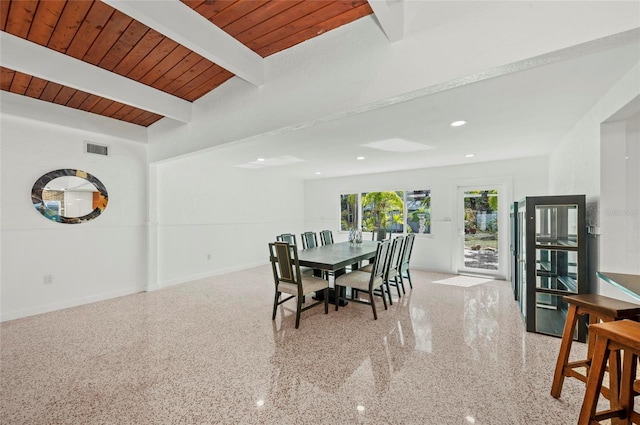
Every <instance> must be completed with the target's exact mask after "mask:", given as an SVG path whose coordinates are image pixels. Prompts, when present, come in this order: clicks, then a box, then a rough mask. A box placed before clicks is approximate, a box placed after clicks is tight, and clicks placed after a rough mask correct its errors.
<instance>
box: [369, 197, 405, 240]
mask: <svg viewBox="0 0 640 425" xmlns="http://www.w3.org/2000/svg"><path fill="white" fill-rule="evenodd" d="M403 211H404V192H399V191H396V192H393V191H388V192H368V193H363V194H362V231H363V232H371V231H373V230H376V229H387V230H388V231H390V232H391V233H403V232H404V220H403V216H404V214H403Z"/></svg>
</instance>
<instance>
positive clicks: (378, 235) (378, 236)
mask: <svg viewBox="0 0 640 425" xmlns="http://www.w3.org/2000/svg"><path fill="white" fill-rule="evenodd" d="M385 239H387V230H386V229H376V230H374V231H373V232H371V240H372V241H383V240H385Z"/></svg>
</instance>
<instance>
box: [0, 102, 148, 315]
mask: <svg viewBox="0 0 640 425" xmlns="http://www.w3.org/2000/svg"><path fill="white" fill-rule="evenodd" d="M0 119H1V122H0V124H1V130H0V140H1V145H0V146H1V157H0V161H1V162H0V163H1V165H2V167H1V168H2V169H1V172H0V173H1V193H2V205H1V207H0V211H1V251H0V252H1V254H2V257H1V275H0V276H1V278H0V279H1V280H0V317H1V319H2V320H9V319H15V318H18V317H23V316H28V315H32V314H38V313H42V312H47V311H52V310H57V309H61V308H65V307H70V306H75V305H80V304H85V303H88V302H92V301H97V300H102V299H107V298H112V297H116V296H120V295H125V294H130V293H134V292H139V291H141V290H143V289H144V284H145V282H146V250H147V248H146V223H145V221H146V214H147V210H146V205H147V201H146V186H147V181H146V162H147V158H146V145H143V144H141V143H137V142H129V141H127V140H122V139H116V138H114V137H109V136H104V135H100V134H97V133H91V132H87V131H80V130H73V129H69V128H66V127H62V126H57V125H52V124H46V123H42V122H37V121H32V120H28V119H24V118H17V117H14V116H9V115H6V114H3V115H1V116H0ZM85 140H88V141H92V142H94V143H98V144H107V145H109V148H110V150H109V152H110V155H109V156H108V157H103V156H99V155H91V154H86V153H84V145H83V141H85ZM60 168H75V169H80V170H83V171H86V172H88V173H89V174H92V175H94V176H95V177H97V178H98V179H99V180H100V181H101V182H102V183H103V184H104V185H105V187H106V188H107V191H108V194H109V204H108V206H107V208H106V209H105V211H104V212H103V213H102V214H101V215H100V216H99V217H98V218H97V219H95V220H93V221H91V222H87V223H83V224H61V223H56V222H52V221H49V220H47V219H45V218H44V217H43V216H42V215H40V214H39V213H38V212H37V211H36V210H35V209H34V208H33V205H32V204H31V188H32V186H33V184H34V183H35V181H36V179H38V178H39V177H40V176H41V175H43V174H45V173H47V172H49V171H53V170H56V169H60ZM45 275H53V283H52V284H48V285H45V284H44V276H45Z"/></svg>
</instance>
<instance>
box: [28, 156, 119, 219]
mask: <svg viewBox="0 0 640 425" xmlns="http://www.w3.org/2000/svg"><path fill="white" fill-rule="evenodd" d="M65 176H73V177H80V178H81V179H84V180H87V181H88V182H89V183H91V184H93V185H94V186H95V187H96V189H97V190H98V193H100V199H99V201H98V205H97V207H96V208H94V210H93V211H91V212H90V213H89V214H87V215H83V216H82V217H65V216H62V215H57V216H55V217H52V216H48V215H47V214H46V213H45V210H44V208H42V206H43V205H44V201H43V200H42V191H43V190H44V188H45V187H46V186H47V185H48V184H49V182H50V181H51V180H54V179H57V178H58V177H65ZM31 203H32V204H33V206H34V208H35V209H36V211H38V212H39V213H40V214H42V216H43V217H45V218H46V219H48V220H51V221H55V222H57V223H65V224H79V223H84V222H87V221H91V220H93V219H95V218H97V217H98V216H99V215H100V214H102V212H103V211H104V209H105V208H107V204H108V203H109V195H108V193H107V188H106V187H104V185H103V184H102V182H101V181H100V180H98V179H97V178H96V177H94V176H92V175H91V174H89V173H87V172H86V171H81V170H75V169H71V168H64V169H60V170H55V171H50V172H48V173H46V174H44V175H43V176H42V177H40V178H39V179H38V180H36V182H35V183H34V184H33V188H32V189H31Z"/></svg>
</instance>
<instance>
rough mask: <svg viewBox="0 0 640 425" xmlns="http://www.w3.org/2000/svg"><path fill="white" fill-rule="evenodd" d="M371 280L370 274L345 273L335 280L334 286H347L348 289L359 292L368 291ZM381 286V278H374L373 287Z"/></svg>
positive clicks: (359, 272)
mask: <svg viewBox="0 0 640 425" xmlns="http://www.w3.org/2000/svg"><path fill="white" fill-rule="evenodd" d="M370 280H371V272H369V273H367V272H361V271H359V270H356V271H354V272H351V273H346V274H343V275H341V276H339V277H338V278H337V279H336V285H340V286H348V287H349V288H353V289H358V290H360V291H368V290H369V281H370ZM381 285H382V278H375V280H374V281H373V287H374V288H377V287H378V286H381Z"/></svg>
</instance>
